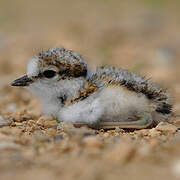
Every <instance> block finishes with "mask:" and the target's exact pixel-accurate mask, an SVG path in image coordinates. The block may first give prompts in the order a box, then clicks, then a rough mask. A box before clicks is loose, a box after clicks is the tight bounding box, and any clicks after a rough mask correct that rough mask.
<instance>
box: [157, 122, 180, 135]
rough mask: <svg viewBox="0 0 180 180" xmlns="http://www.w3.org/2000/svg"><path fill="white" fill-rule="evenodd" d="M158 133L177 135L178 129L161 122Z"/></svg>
mask: <svg viewBox="0 0 180 180" xmlns="http://www.w3.org/2000/svg"><path fill="white" fill-rule="evenodd" d="M155 129H156V130H157V131H161V132H169V133H175V132H177V130H178V128H177V127H176V126H174V125H172V124H169V123H167V122H160V123H159V124H158V125H157V126H156V128H155Z"/></svg>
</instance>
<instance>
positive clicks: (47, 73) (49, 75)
mask: <svg viewBox="0 0 180 180" xmlns="http://www.w3.org/2000/svg"><path fill="white" fill-rule="evenodd" d="M43 75H44V76H45V77H46V78H53V77H54V76H55V75H56V71H53V70H46V71H44V72H43Z"/></svg>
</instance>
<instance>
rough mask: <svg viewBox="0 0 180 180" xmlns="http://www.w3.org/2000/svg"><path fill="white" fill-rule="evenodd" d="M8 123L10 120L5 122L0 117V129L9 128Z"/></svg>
mask: <svg viewBox="0 0 180 180" xmlns="http://www.w3.org/2000/svg"><path fill="white" fill-rule="evenodd" d="M10 123H11V122H10V120H5V119H4V118H3V117H2V116H0V128H1V127H4V126H9V125H10Z"/></svg>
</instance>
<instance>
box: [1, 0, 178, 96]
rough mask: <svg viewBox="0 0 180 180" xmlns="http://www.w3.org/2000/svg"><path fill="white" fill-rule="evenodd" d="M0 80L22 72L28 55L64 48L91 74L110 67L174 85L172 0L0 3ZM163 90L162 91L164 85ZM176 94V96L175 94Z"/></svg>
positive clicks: (175, 8)
mask: <svg viewBox="0 0 180 180" xmlns="http://www.w3.org/2000/svg"><path fill="white" fill-rule="evenodd" d="M0 4H1V5H0V54H1V56H0V74H2V75H7V74H8V75H19V74H20V73H24V72H25V68H26V62H27V61H28V60H29V59H30V58H31V56H32V55H34V54H36V53H37V52H39V51H41V50H42V49H44V50H45V49H47V48H50V47H65V48H68V49H73V50H75V51H77V52H78V53H80V54H81V55H83V57H84V59H86V60H87V61H88V63H89V66H90V67H91V68H92V69H94V68H95V66H97V65H103V64H108V65H113V66H117V67H122V68H125V69H130V70H131V71H133V72H136V73H140V74H143V75H146V76H147V77H148V78H152V79H153V80H154V81H156V82H159V83H161V84H162V85H163V86H164V87H169V84H171V83H173V82H176V83H175V84H174V86H173V87H172V86H170V87H171V90H175V89H180V87H179V85H178V73H179V68H178V67H179V56H180V53H179V47H180V35H179V30H180V11H179V10H180V2H179V1H178V0H173V1H172V0H134V1H130V0H126V1H120V0H111V1H110V0H109V1H108V0H76V1H72V0H51V1H50V0H36V1H35V0H34V1H33V0H32V1H24V0H14V1H10V0H7V1H0ZM164 84H165V85H164ZM177 93H178V92H177Z"/></svg>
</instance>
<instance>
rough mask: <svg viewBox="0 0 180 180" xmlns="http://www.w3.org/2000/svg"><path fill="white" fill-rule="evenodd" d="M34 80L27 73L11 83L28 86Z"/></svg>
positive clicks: (12, 84)
mask: <svg viewBox="0 0 180 180" xmlns="http://www.w3.org/2000/svg"><path fill="white" fill-rule="evenodd" d="M32 82H33V81H32V79H30V78H29V77H28V76H27V75H25V76H23V77H20V78H19V79H16V80H14V81H13V82H12V83H11V86H28V85H29V84H30V83H32Z"/></svg>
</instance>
